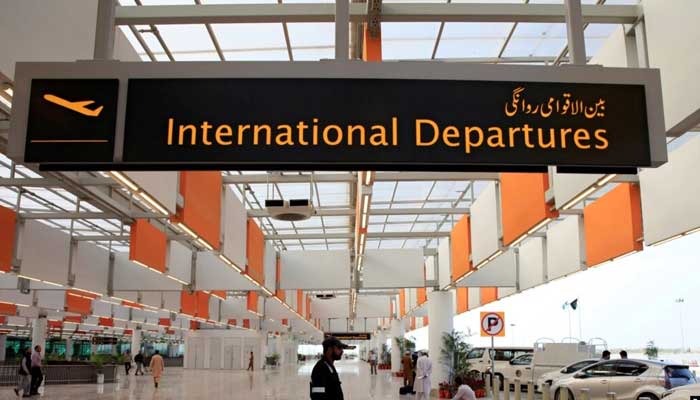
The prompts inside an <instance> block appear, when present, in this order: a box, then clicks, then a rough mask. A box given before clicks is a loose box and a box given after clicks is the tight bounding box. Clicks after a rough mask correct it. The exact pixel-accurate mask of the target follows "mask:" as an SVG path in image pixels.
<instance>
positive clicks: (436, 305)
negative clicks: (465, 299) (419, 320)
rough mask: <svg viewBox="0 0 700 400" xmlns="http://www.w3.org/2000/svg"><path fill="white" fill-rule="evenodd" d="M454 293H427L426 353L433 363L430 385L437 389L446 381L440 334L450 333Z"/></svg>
mask: <svg viewBox="0 0 700 400" xmlns="http://www.w3.org/2000/svg"><path fill="white" fill-rule="evenodd" d="M454 302H455V301H454V293H452V292H451V291H448V292H443V291H435V292H430V293H428V318H430V324H428V351H429V353H430V355H429V357H430V359H431V360H432V362H433V375H432V378H431V382H432V383H431V385H432V388H433V389H437V388H438V384H439V383H440V382H443V381H446V380H447V376H448V373H447V369H446V368H445V367H444V366H443V365H442V363H441V362H440V350H441V348H442V334H443V333H446V332H451V331H452V329H453V326H454V325H453V321H452V319H453V318H454V315H455V304H454Z"/></svg>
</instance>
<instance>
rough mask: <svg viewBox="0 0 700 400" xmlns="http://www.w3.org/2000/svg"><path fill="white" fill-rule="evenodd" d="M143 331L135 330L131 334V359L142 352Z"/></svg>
mask: <svg viewBox="0 0 700 400" xmlns="http://www.w3.org/2000/svg"><path fill="white" fill-rule="evenodd" d="M141 334H142V332H141V329H133V330H132V333H131V357H132V358H133V357H134V356H135V355H136V354H138V353H139V351H141Z"/></svg>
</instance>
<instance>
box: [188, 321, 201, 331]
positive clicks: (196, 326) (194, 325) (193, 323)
mask: <svg viewBox="0 0 700 400" xmlns="http://www.w3.org/2000/svg"><path fill="white" fill-rule="evenodd" d="M197 329H199V321H190V330H192V331H196V330H197Z"/></svg>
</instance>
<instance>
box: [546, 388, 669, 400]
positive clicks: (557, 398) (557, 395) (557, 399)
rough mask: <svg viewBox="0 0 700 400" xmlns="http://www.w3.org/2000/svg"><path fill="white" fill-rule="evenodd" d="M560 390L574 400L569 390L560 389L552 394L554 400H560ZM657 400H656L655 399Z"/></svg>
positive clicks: (570, 399)
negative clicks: (564, 391)
mask: <svg viewBox="0 0 700 400" xmlns="http://www.w3.org/2000/svg"><path fill="white" fill-rule="evenodd" d="M562 390H566V391H567V392H569V400H575V399H574V393H573V392H572V391H571V390H569V389H562V388H559V389H557V391H556V392H554V400H560V399H561V391H562ZM657 400H658V399H657Z"/></svg>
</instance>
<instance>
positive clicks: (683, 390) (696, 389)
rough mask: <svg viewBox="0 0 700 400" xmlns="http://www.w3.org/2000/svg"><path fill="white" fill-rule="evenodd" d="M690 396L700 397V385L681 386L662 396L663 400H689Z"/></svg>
mask: <svg viewBox="0 0 700 400" xmlns="http://www.w3.org/2000/svg"><path fill="white" fill-rule="evenodd" d="M690 396H698V397H700V384H695V385H685V386H679V387H677V388H675V389H671V390H667V391H665V392H664V394H662V395H661V398H662V399H663V400H688V399H690Z"/></svg>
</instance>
